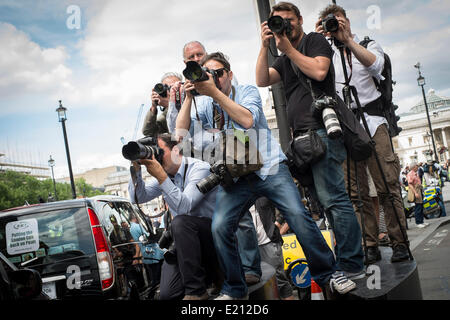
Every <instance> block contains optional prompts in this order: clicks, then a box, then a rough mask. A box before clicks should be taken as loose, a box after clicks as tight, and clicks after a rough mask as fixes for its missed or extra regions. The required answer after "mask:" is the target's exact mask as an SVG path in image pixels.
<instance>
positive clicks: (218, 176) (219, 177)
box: [197, 162, 234, 194]
mask: <svg viewBox="0 0 450 320" xmlns="http://www.w3.org/2000/svg"><path fill="white" fill-rule="evenodd" d="M210 171H211V174H210V175H209V176H207V177H206V178H203V179H202V180H200V181H199V182H198V183H197V188H198V190H200V192H201V193H203V194H206V193H208V192H209V191H211V190H212V189H214V188H215V187H216V186H217V185H219V184H221V185H222V186H223V187H224V188H225V189H226V188H228V187H230V186H231V185H233V183H234V181H233V176H232V175H231V173H230V172H229V171H228V169H227V166H226V165H225V163H223V162H217V163H215V164H213V165H212V166H211V169H210Z"/></svg>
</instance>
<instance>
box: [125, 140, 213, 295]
mask: <svg viewBox="0 0 450 320" xmlns="http://www.w3.org/2000/svg"><path fill="white" fill-rule="evenodd" d="M157 141H158V142H157V146H154V148H159V149H161V151H162V152H163V156H162V159H161V160H160V162H158V161H157V160H155V156H154V155H153V157H152V159H141V160H139V161H138V162H136V161H135V162H133V166H134V167H135V169H136V171H137V177H136V181H132V180H130V183H129V187H128V188H129V193H130V198H131V199H132V202H134V199H135V192H136V196H137V201H138V202H139V203H145V202H148V201H150V200H152V199H154V198H156V197H159V196H160V195H162V196H163V198H164V200H165V201H166V202H167V204H168V205H169V209H170V212H171V213H172V215H173V216H175V217H174V219H173V220H172V223H171V232H172V237H173V239H174V241H175V250H176V258H177V261H176V263H175V264H169V263H168V262H167V261H164V263H163V266H162V274H161V284H160V292H161V294H160V297H161V300H166V299H179V298H182V297H183V296H184V299H185V300H206V299H208V293H207V291H206V288H207V284H208V282H210V281H213V280H217V278H218V272H219V268H218V265H217V256H216V252H215V249H214V245H213V239H212V235H211V218H212V215H213V212H214V205H215V199H216V191H217V188H216V189H214V190H212V191H210V192H209V193H207V194H203V193H201V192H200V191H199V190H198V189H197V186H196V184H197V183H198V182H199V181H200V180H202V179H204V178H205V177H207V176H209V174H210V172H209V168H210V166H209V164H208V163H206V162H203V161H200V160H197V159H193V158H189V157H184V156H183V155H182V154H181V152H180V149H179V148H178V146H177V142H176V141H173V140H172V136H171V135H170V134H163V135H160V136H158V140H157ZM141 165H144V166H145V167H146V169H147V171H148V173H149V174H150V175H152V176H153V177H152V179H151V180H150V182H148V183H147V184H145V183H144V181H143V180H142V174H141ZM135 184H136V187H135Z"/></svg>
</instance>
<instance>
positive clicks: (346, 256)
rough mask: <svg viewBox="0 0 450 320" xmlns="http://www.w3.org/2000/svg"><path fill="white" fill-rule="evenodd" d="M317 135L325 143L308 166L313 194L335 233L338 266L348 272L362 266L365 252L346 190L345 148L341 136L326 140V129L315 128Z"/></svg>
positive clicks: (359, 269) (357, 270)
mask: <svg viewBox="0 0 450 320" xmlns="http://www.w3.org/2000/svg"><path fill="white" fill-rule="evenodd" d="M317 134H318V135H319V136H320V138H321V139H322V141H323V142H324V143H325V145H326V146H327V151H326V154H325V156H324V157H323V158H322V159H321V160H320V161H318V162H317V163H315V164H313V165H312V166H311V170H312V173H313V177H314V188H315V191H316V194H317V196H318V198H319V201H320V203H321V204H322V206H323V207H324V209H325V212H326V213H327V217H328V218H329V220H330V223H331V226H332V228H333V232H334V234H335V236H336V247H335V253H336V263H337V267H338V269H339V270H343V271H347V272H359V271H361V270H362V269H363V268H364V253H363V250H362V245H361V239H362V235H361V228H360V227H359V223H358V220H357V218H356V214H355V211H354V210H353V206H352V203H351V201H350V198H349V196H348V193H347V191H346V189H345V180H344V171H343V170H342V163H343V161H344V160H345V159H346V158H347V151H346V149H345V147H344V143H343V141H342V138H338V139H329V138H328V136H327V133H326V131H325V129H319V130H317ZM289 226H290V224H289Z"/></svg>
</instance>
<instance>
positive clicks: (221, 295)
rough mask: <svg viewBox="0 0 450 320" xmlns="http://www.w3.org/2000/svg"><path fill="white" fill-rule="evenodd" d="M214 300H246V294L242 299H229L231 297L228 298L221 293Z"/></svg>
mask: <svg viewBox="0 0 450 320" xmlns="http://www.w3.org/2000/svg"><path fill="white" fill-rule="evenodd" d="M214 300H248V294H247V295H245V296H243V297H242V298H234V297H231V296H229V295H227V294H224V293H222V294H220V295H219V296H218V297H217V298H215V299H214Z"/></svg>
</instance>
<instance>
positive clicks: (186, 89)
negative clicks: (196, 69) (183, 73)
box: [183, 80, 195, 99]
mask: <svg viewBox="0 0 450 320" xmlns="http://www.w3.org/2000/svg"><path fill="white" fill-rule="evenodd" d="M183 89H184V92H186V97H187V98H189V99H191V98H192V97H193V95H192V90H195V86H194V83H193V82H192V81H190V80H187V81H186V82H185V83H184V86H183Z"/></svg>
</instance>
